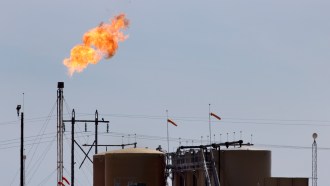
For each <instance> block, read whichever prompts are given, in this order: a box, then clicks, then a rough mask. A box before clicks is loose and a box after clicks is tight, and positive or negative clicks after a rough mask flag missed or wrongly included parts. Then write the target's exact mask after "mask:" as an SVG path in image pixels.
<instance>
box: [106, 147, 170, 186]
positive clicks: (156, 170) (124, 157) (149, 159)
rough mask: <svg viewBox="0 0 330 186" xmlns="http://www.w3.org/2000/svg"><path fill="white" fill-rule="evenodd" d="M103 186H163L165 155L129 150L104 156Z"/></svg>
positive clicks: (156, 152)
mask: <svg viewBox="0 0 330 186" xmlns="http://www.w3.org/2000/svg"><path fill="white" fill-rule="evenodd" d="M105 186H165V155H164V153H162V152H159V151H156V150H149V149H143V148H130V149H123V150H116V151H110V152H107V153H106V154H105Z"/></svg>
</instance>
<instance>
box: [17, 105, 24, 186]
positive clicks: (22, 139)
mask: <svg viewBox="0 0 330 186" xmlns="http://www.w3.org/2000/svg"><path fill="white" fill-rule="evenodd" d="M20 109H21V105H17V107H16V111H17V116H18V117H19V115H21V153H20V167H21V168H20V186H24V113H23V112H21V113H20Z"/></svg>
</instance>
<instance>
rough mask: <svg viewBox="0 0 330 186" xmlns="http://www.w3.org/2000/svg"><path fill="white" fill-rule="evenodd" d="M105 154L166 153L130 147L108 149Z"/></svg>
mask: <svg viewBox="0 0 330 186" xmlns="http://www.w3.org/2000/svg"><path fill="white" fill-rule="evenodd" d="M105 154H164V153H163V152H160V151H158V150H154V149H146V148H128V149H120V150H112V151H108V152H105Z"/></svg>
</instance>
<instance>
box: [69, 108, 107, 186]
mask: <svg viewBox="0 0 330 186" xmlns="http://www.w3.org/2000/svg"><path fill="white" fill-rule="evenodd" d="M64 122H71V186H74V164H75V162H74V144H76V145H77V146H78V147H79V148H80V149H81V150H82V151H83V153H84V154H85V158H84V160H83V162H82V163H81V165H82V164H83V163H84V161H85V159H86V158H88V159H89V160H90V161H91V162H92V163H93V161H92V160H91V159H90V158H89V157H88V153H89V152H90V150H91V148H92V147H93V146H94V145H93V146H91V147H90V149H89V151H88V153H87V154H86V153H85V151H84V150H83V148H81V146H80V145H79V144H78V143H77V142H76V140H75V138H74V132H75V124H76V123H79V122H80V123H85V124H87V123H95V140H94V143H95V154H97V146H98V145H97V144H98V140H97V138H98V123H107V124H109V121H104V120H103V118H102V120H101V121H99V119H98V111H97V110H96V111H95V119H94V120H76V114H75V110H74V109H72V117H71V120H63V123H64ZM94 143H93V144H94ZM81 165H80V167H81Z"/></svg>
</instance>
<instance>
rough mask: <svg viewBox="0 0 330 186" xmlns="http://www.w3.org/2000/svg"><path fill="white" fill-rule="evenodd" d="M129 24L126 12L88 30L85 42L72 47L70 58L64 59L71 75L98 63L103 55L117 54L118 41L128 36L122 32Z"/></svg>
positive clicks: (84, 37)
mask: <svg viewBox="0 0 330 186" xmlns="http://www.w3.org/2000/svg"><path fill="white" fill-rule="evenodd" d="M128 25H129V21H128V19H127V18H126V16H125V14H120V15H117V16H115V17H114V18H113V19H112V20H111V21H110V22H109V23H101V24H100V25H99V26H98V27H96V28H93V29H91V30H89V31H88V32H86V33H85V34H84V36H83V43H82V44H78V45H76V46H74V47H73V48H72V49H71V54H70V57H69V58H66V59H64V60H63V64H64V65H65V66H66V67H67V68H68V71H69V75H70V76H72V75H73V73H75V72H82V71H83V70H84V69H85V68H86V67H87V66H88V65H89V64H97V63H98V62H99V61H100V60H101V59H102V58H103V57H104V58H106V59H109V58H111V57H112V56H114V55H115V53H116V51H117V49H118V42H122V41H124V40H125V39H127V38H128V36H127V35H124V33H123V32H122V30H123V29H126V28H127V27H128Z"/></svg>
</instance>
